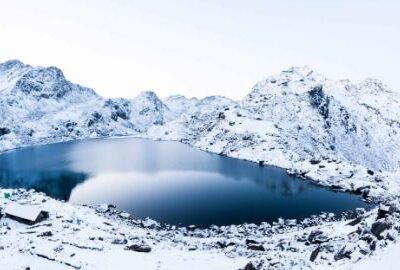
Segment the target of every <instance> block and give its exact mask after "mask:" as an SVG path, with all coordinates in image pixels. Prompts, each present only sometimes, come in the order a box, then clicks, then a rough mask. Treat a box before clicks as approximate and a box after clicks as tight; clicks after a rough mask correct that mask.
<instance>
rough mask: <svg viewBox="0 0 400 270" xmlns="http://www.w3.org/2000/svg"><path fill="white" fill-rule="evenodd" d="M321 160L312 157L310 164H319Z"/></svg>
mask: <svg viewBox="0 0 400 270" xmlns="http://www.w3.org/2000/svg"><path fill="white" fill-rule="evenodd" d="M320 162H321V160H318V159H311V160H310V164H312V165H316V164H319V163H320Z"/></svg>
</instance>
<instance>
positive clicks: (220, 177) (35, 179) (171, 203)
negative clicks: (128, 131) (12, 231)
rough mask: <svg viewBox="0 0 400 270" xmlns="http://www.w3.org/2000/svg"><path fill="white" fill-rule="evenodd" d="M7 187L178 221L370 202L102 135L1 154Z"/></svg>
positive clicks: (182, 148)
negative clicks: (101, 136)
mask: <svg viewBox="0 0 400 270" xmlns="http://www.w3.org/2000/svg"><path fill="white" fill-rule="evenodd" d="M0 186H2V187H5V188H19V187H22V188H26V189H30V188H34V189H36V190H39V191H43V192H45V193H46V194H48V195H49V196H52V197H54V198H58V199H63V200H66V201H70V202H72V203H78V204H89V205H97V204H100V203H104V202H107V203H113V204H115V205H117V206H118V208H119V209H121V210H125V211H128V212H130V213H132V214H133V216H134V217H138V218H144V217H151V218H153V219H156V220H158V221H161V222H166V223H170V224H179V223H181V224H184V225H189V224H196V225H198V226H207V225H211V224H216V225H228V224H240V223H244V222H248V223H249V222H254V223H259V222H262V221H274V220H276V219H277V218H278V217H283V218H303V217H307V216H310V215H312V214H318V213H320V212H321V211H326V212H335V213H336V212H342V211H345V210H349V209H354V208H356V207H366V204H365V203H364V202H362V201H361V200H360V199H359V197H356V196H354V195H351V194H346V193H338V192H333V191H331V190H328V189H325V188H322V187H319V186H316V185H314V184H312V183H311V182H309V181H304V180H300V179H297V178H296V177H293V176H289V175H287V174H286V172H285V171H284V170H282V169H279V168H274V167H260V166H258V165H257V164H255V163H251V162H246V161H240V160H236V159H232V158H228V157H223V156H219V155H216V154H210V153H206V152H203V151H200V150H198V149H194V148H191V147H189V146H186V145H183V144H181V143H177V142H159V141H150V140H144V139H133V138H122V139H98V140H87V141H77V142H68V143H59V144H53V145H45V146H38V147H30V148H24V149H20V150H15V151H10V152H6V153H4V154H1V155H0Z"/></svg>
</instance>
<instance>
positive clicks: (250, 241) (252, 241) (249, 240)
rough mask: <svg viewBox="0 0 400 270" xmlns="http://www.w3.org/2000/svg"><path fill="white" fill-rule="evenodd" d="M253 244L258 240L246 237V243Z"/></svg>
mask: <svg viewBox="0 0 400 270" xmlns="http://www.w3.org/2000/svg"><path fill="white" fill-rule="evenodd" d="M254 244H259V242H257V241H256V240H252V239H246V245H254Z"/></svg>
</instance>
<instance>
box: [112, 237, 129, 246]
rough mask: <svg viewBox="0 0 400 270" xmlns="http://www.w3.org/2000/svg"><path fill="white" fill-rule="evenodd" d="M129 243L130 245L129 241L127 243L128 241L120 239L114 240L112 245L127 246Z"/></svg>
mask: <svg viewBox="0 0 400 270" xmlns="http://www.w3.org/2000/svg"><path fill="white" fill-rule="evenodd" d="M127 243H128V241H127V240H126V239H119V238H117V239H114V240H113V241H112V242H111V244H114V245H125V244H127Z"/></svg>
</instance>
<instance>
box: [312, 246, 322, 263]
mask: <svg viewBox="0 0 400 270" xmlns="http://www.w3.org/2000/svg"><path fill="white" fill-rule="evenodd" d="M320 252H321V247H320V246H318V247H317V248H316V249H314V250H313V251H312V252H311V255H310V261H312V262H313V261H315V259H316V258H317V256H318V254H319V253H320Z"/></svg>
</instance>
